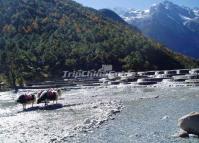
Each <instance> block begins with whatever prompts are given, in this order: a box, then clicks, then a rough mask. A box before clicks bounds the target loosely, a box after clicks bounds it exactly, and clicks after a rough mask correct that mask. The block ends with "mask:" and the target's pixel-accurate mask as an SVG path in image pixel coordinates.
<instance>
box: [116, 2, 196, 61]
mask: <svg viewBox="0 0 199 143" xmlns="http://www.w3.org/2000/svg"><path fill="white" fill-rule="evenodd" d="M115 11H116V12H117V13H118V14H119V15H120V16H121V17H122V18H123V19H124V20H125V21H126V22H128V23H129V24H131V25H134V26H137V27H138V28H139V29H140V30H141V31H142V32H143V33H144V34H145V35H146V36H148V37H151V38H153V39H155V40H157V41H158V42H160V43H163V44H165V45H166V46H168V47H169V48H171V49H172V50H174V51H176V52H180V53H182V54H185V55H188V56H192V57H195V58H199V52H198V50H199V38H198V37H199V9H198V8H195V9H190V8H187V7H181V6H178V5H176V4H173V3H172V2H169V1H164V2H161V3H159V4H155V5H153V6H152V7H151V8H150V9H149V10H134V9H130V10H126V12H124V11H123V12H122V13H121V10H120V9H118V10H117V9H115Z"/></svg>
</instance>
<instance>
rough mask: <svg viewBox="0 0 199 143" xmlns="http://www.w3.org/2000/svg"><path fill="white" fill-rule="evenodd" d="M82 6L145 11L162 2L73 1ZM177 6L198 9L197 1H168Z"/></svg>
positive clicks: (137, 0) (198, 3)
mask: <svg viewBox="0 0 199 143" xmlns="http://www.w3.org/2000/svg"><path fill="white" fill-rule="evenodd" d="M75 1H77V2H79V3H81V4H83V5H84V6H89V7H93V8H95V9H101V8H115V7H123V8H135V9H147V8H149V7H150V6H151V5H152V4H155V3H159V2H161V1H163V0H75ZM170 1H171V2H173V3H176V4H178V5H183V6H187V7H191V8H192V7H199V0H170Z"/></svg>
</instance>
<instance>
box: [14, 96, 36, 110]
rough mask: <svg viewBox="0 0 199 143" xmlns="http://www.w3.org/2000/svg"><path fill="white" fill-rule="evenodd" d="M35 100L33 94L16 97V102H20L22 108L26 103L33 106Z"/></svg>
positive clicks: (24, 107)
mask: <svg viewBox="0 0 199 143" xmlns="http://www.w3.org/2000/svg"><path fill="white" fill-rule="evenodd" d="M35 101H36V96H35V95H34V94H31V95H26V94H24V95H20V96H19V98H18V99H17V103H20V104H22V105H23V110H25V109H26V105H27V104H32V107H33V104H34V103H35Z"/></svg>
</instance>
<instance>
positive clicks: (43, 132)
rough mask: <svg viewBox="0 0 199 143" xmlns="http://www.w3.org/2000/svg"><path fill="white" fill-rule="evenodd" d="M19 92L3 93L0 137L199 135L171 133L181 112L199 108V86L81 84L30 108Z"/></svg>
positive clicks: (102, 139) (101, 141)
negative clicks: (19, 100)
mask: <svg viewBox="0 0 199 143" xmlns="http://www.w3.org/2000/svg"><path fill="white" fill-rule="evenodd" d="M17 96H19V94H18V95H15V94H13V93H12V92H7V93H0V120H1V122H0V142H6V143H7V142H8V143H9V142H10V143H12V142H30V143H31V142H32V143H36V142H41V143H43V142H44V143H45V142H85V143H86V142H96V143H106V142H107V143H121V142H125V143H128V142H138V143H148V142H155V143H159V142H166V143H170V142H176V143H181V142H185V143H187V142H198V141H199V140H198V139H196V138H190V139H186V140H184V139H179V138H174V137H172V135H173V134H175V133H176V132H177V131H178V129H179V128H178V127H177V119H178V118H179V117H181V116H182V115H184V114H187V113H189V112H192V111H199V106H198V105H199V88H167V89H158V88H131V87H130V86H112V87H106V88H105V87H93V88H82V89H76V90H70V91H66V92H64V93H63V95H62V97H61V100H59V103H58V104H55V105H53V104H50V105H49V106H48V107H47V108H44V106H43V105H42V104H41V105H34V107H33V108H29V109H27V110H26V111H22V107H21V106H20V105H18V104H16V103H15V100H16V98H17ZM154 97H157V98H154ZM123 107H124V108H123ZM121 110H122V112H121V113H119V114H118V112H120V111H121ZM116 113H117V114H116ZM113 119H114V120H113Z"/></svg>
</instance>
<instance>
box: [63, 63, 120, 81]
mask: <svg viewBox="0 0 199 143" xmlns="http://www.w3.org/2000/svg"><path fill="white" fill-rule="evenodd" d="M112 69H113V67H112V65H102V68H101V69H99V70H98V71H95V70H90V71H82V70H78V71H73V72H69V71H63V72H64V75H63V76H62V78H78V77H81V78H82V77H97V78H103V77H107V75H109V74H112V75H115V74H117V73H116V72H115V71H113V70H112Z"/></svg>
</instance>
